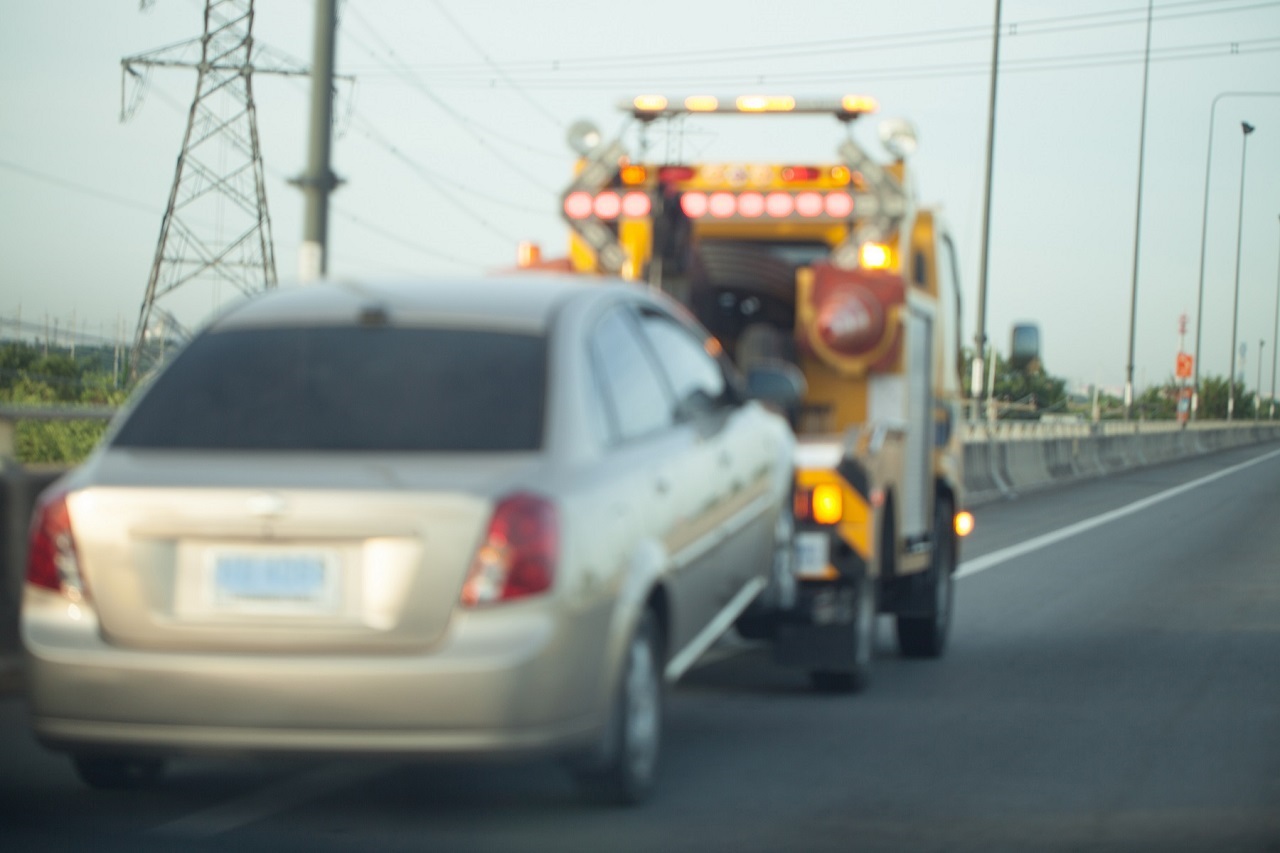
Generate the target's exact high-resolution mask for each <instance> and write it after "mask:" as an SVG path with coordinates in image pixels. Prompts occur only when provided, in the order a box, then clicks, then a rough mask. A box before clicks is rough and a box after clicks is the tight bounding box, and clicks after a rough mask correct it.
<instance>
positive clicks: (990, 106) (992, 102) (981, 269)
mask: <svg viewBox="0 0 1280 853" xmlns="http://www.w3.org/2000/svg"><path fill="white" fill-rule="evenodd" d="M999 68H1000V0H996V26H995V34H994V37H993V38H992V40H991V92H990V95H989V96H988V101H987V190H986V196H985V198H984V200H983V203H982V253H981V255H980V256H979V261H978V328H977V330H976V332H975V334H974V336H973V368H972V372H971V374H970V379H969V385H970V391H971V392H972V395H973V414H972V415H971V419H972V420H977V419H978V414H979V412H980V410H981V406H982V398H983V396H984V391H986V392H987V393H989V389H984V388H983V387H982V383H983V380H984V379H985V377H984V375H983V373H984V371H983V366H984V365H983V363H982V362H983V353H984V352H985V351H986V346H987V255H988V253H989V251H990V248H991V184H992V167H993V165H994V162H995V152H996V80H997V76H998V75H997V72H998V71H999Z"/></svg>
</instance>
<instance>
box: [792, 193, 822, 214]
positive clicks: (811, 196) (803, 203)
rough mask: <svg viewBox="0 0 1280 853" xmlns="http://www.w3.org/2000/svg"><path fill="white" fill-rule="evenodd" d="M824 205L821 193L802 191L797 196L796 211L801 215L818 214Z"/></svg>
mask: <svg viewBox="0 0 1280 853" xmlns="http://www.w3.org/2000/svg"><path fill="white" fill-rule="evenodd" d="M822 207H823V205H822V195H821V194H819V193H800V194H799V195H798V196H796V213H798V214H800V215H801V216H807V217H814V216H818V215H820V214H821V213H822Z"/></svg>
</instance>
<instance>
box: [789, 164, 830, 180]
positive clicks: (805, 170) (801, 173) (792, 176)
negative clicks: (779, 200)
mask: <svg viewBox="0 0 1280 853" xmlns="http://www.w3.org/2000/svg"><path fill="white" fill-rule="evenodd" d="M819 177H821V173H820V172H819V171H818V170H817V169H816V168H814V167H813V166H783V167H782V180H784V181H788V182H793V181H816V180H818V178H819Z"/></svg>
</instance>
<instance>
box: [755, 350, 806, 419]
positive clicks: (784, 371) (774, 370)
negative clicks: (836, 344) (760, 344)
mask: <svg viewBox="0 0 1280 853" xmlns="http://www.w3.org/2000/svg"><path fill="white" fill-rule="evenodd" d="M807 390H808V383H806V382H805V380H804V374H803V373H801V372H800V368H798V367H796V366H795V365H794V364H791V363H790V362H786V361H766V362H758V363H756V365H755V366H753V367H752V368H751V370H749V371H748V372H747V396H748V397H749V398H751V399H752V400H759V401H760V402H762V403H764V404H765V405H767V406H771V407H773V408H775V409H777V410H778V411H779V412H781V413H783V414H785V415H787V416H788V417H789V416H791V415H792V414H794V413H795V412H796V411H797V410H798V409H799V408H800V403H801V401H803V400H804V395H805V392H806V391H807Z"/></svg>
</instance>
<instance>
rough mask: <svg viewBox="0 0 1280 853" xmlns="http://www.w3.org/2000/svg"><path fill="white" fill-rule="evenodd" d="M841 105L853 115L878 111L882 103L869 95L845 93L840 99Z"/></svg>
mask: <svg viewBox="0 0 1280 853" xmlns="http://www.w3.org/2000/svg"><path fill="white" fill-rule="evenodd" d="M840 107H841V108H842V109H843V110H844V111H845V112H846V113H849V114H851V115H862V114H863V113H874V112H876V111H877V110H879V109H880V104H879V103H878V102H877V101H876V99H875V98H872V97H868V96H867V95H845V96H844V97H843V98H841V99H840Z"/></svg>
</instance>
